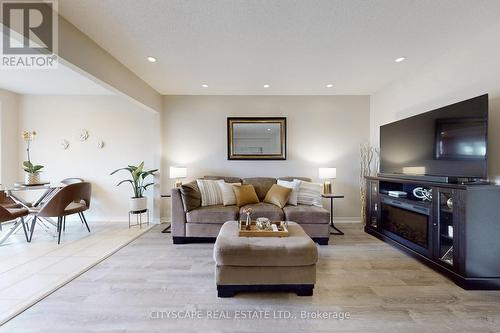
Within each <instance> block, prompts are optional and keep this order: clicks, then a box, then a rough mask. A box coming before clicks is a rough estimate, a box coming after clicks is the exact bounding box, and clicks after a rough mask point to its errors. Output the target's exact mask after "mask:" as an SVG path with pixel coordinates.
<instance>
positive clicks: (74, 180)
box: [61, 178, 84, 185]
mask: <svg viewBox="0 0 500 333" xmlns="http://www.w3.org/2000/svg"><path fill="white" fill-rule="evenodd" d="M83 182H84V180H83V179H82V178H65V179H63V180H61V183H62V184H64V185H71V184H76V183H83Z"/></svg>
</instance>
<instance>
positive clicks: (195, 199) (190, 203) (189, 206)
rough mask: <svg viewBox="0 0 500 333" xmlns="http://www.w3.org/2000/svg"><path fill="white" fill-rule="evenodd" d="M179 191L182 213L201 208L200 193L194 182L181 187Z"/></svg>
mask: <svg viewBox="0 0 500 333" xmlns="http://www.w3.org/2000/svg"><path fill="white" fill-rule="evenodd" d="M180 191H181V199H182V204H183V206H184V211H186V212H190V211H192V210H193V209H196V208H199V207H200V206H201V193H200V189H199V188H198V184H196V182H195V181H193V182H190V183H187V184H184V185H182V186H181V189H180Z"/></svg>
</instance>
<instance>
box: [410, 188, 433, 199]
mask: <svg viewBox="0 0 500 333" xmlns="http://www.w3.org/2000/svg"><path fill="white" fill-rule="evenodd" d="M413 196H414V197H415V198H418V199H422V201H432V189H430V188H424V187H415V188H414V189H413Z"/></svg>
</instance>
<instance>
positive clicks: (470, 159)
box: [380, 95, 488, 179]
mask: <svg viewBox="0 0 500 333" xmlns="http://www.w3.org/2000/svg"><path fill="white" fill-rule="evenodd" d="M487 129H488V95H482V96H479V97H475V98H472V99H469V100H466V101H463V102H459V103H456V104H452V105H449V106H445V107H442V108H439V109H437V110H434V111H430V112H426V113H423V114H419V115H417V116H414V117H410V118H406V119H403V120H400V121H397V122H394V123H391V124H387V125H384V126H381V127H380V171H381V173H390V174H401V175H404V174H411V175H431V176H448V177H469V178H482V179H486V178H487V170H486V166H487V161H486V159H487Z"/></svg>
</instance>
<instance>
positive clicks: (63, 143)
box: [59, 139, 69, 150]
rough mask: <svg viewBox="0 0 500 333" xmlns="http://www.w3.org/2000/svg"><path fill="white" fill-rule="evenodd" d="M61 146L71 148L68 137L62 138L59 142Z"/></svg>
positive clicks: (64, 148)
mask: <svg viewBox="0 0 500 333" xmlns="http://www.w3.org/2000/svg"><path fill="white" fill-rule="evenodd" d="M59 147H60V148H61V149H62V150H66V149H68V148H69V142H68V140H66V139H62V140H61V141H60V142H59Z"/></svg>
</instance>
